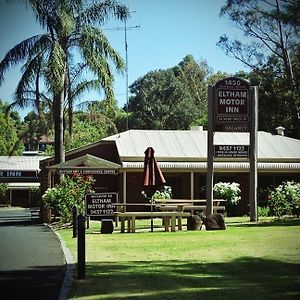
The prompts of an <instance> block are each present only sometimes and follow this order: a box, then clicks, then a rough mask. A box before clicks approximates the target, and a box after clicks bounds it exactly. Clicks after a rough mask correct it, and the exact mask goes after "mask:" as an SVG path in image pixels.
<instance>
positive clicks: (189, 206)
mask: <svg viewBox="0 0 300 300" xmlns="http://www.w3.org/2000/svg"><path fill="white" fill-rule="evenodd" d="M153 202H154V204H153V206H154V207H155V208H156V209H159V211H154V212H148V211H146V212H142V211H138V212H131V211H129V212H127V211H126V207H130V206H144V207H145V206H146V207H149V206H151V203H117V204H115V205H116V206H117V207H118V208H119V207H120V208H121V209H120V210H119V209H118V210H117V212H116V214H115V215H116V217H119V218H120V221H121V232H125V221H126V219H127V224H128V225H127V231H128V232H135V219H136V218H142V217H145V218H148V217H160V218H162V221H163V224H164V226H165V231H169V226H170V221H171V231H175V227H176V219H177V220H178V230H182V218H183V217H189V216H191V215H193V214H194V211H195V210H201V211H203V212H205V211H206V199H155V200H154V201H153ZM225 202H226V200H223V199H214V200H213V204H214V205H213V210H214V212H217V211H225ZM223 203H224V206H223V205H220V204H223ZM187 211H188V212H187ZM116 219H118V218H116Z"/></svg>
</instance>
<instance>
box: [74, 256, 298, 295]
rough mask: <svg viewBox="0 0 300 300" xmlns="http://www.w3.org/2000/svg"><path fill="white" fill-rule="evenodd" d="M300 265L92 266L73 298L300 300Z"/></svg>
mask: <svg viewBox="0 0 300 300" xmlns="http://www.w3.org/2000/svg"><path fill="white" fill-rule="evenodd" d="M299 270H300V265H299V264H296V263H284V262H280V261H275V260H268V259H261V258H251V257H244V258H241V259H236V260H234V261H229V262H220V263H205V262H195V261H186V262H184V261H143V262H121V263H100V262H99V263H92V264H88V265H87V277H86V279H85V280H75V288H74V290H73V292H74V294H73V295H71V297H74V296H76V297H84V296H92V297H93V299H147V300H150V299H172V300H174V299H209V300H214V299H218V300H220V299H224V300H226V299H230V300H232V299H251V300H252V299H300V275H299Z"/></svg>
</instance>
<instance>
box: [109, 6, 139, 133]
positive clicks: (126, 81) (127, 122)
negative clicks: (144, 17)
mask: <svg viewBox="0 0 300 300" xmlns="http://www.w3.org/2000/svg"><path fill="white" fill-rule="evenodd" d="M132 13H135V11H132ZM139 28H141V26H140V25H136V26H127V20H126V19H125V21H124V27H115V28H107V29H105V30H107V31H124V43H125V85H126V130H129V120H128V118H129V109H128V104H129V103H128V102H129V91H128V89H129V86H128V85H129V83H128V42H127V31H128V30H132V29H139Z"/></svg>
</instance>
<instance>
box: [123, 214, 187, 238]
mask: <svg viewBox="0 0 300 300" xmlns="http://www.w3.org/2000/svg"><path fill="white" fill-rule="evenodd" d="M190 215H191V214H190V213H185V212H177V211H155V212H142V211H139V212H119V213H117V216H118V217H120V221H121V233H124V232H125V220H126V219H127V222H128V223H127V224H128V225H127V231H128V232H135V219H136V218H137V217H160V218H162V219H163V221H164V222H163V223H164V226H165V231H169V227H170V220H171V231H173V232H174V231H176V229H175V228H176V218H178V220H179V218H182V217H189V216H190ZM178 230H182V224H181V223H180V224H179V223H178Z"/></svg>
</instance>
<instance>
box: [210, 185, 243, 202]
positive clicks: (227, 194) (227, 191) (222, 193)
mask: <svg viewBox="0 0 300 300" xmlns="http://www.w3.org/2000/svg"><path fill="white" fill-rule="evenodd" d="M213 190H214V197H215V198H217V199H218V198H219V199H224V200H226V202H227V203H228V204H232V205H236V204H238V202H239V201H240V200H241V196H240V193H241V190H240V184H239V183H236V182H232V183H229V182H218V183H216V184H215V185H214V189H213Z"/></svg>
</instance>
